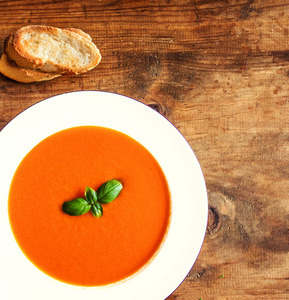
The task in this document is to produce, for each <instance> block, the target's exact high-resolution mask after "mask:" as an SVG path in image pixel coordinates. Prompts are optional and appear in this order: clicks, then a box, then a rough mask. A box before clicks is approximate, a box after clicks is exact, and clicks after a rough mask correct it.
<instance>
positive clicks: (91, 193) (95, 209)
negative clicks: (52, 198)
mask: <svg viewBox="0 0 289 300" xmlns="http://www.w3.org/2000/svg"><path fill="white" fill-rule="evenodd" d="M122 188H123V186H122V184H121V182H120V181H118V180H116V179H112V180H109V181H107V182H105V183H103V184H102V185H101V186H100V187H99V188H98V190H97V191H95V190H94V189H92V188H91V187H89V186H87V187H86V188H85V192H84V197H85V198H76V199H73V200H70V201H66V202H64V203H63V205H62V210H63V211H64V212H65V213H66V214H68V215H71V216H80V215H83V214H86V213H87V212H89V211H91V213H92V215H93V216H95V217H97V218H99V217H101V216H102V215H103V207H102V205H101V204H106V203H110V202H112V201H113V200H115V198H117V196H118V195H119V193H120V192H121V190H122Z"/></svg>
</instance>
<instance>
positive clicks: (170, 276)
mask: <svg viewBox="0 0 289 300" xmlns="http://www.w3.org/2000/svg"><path fill="white" fill-rule="evenodd" d="M81 125H96V126H103V127H108V128H112V129H116V130H118V131H121V132H123V133H125V134H127V135H129V136H131V137H132V138H134V139H135V140H137V141H138V142H140V143H141V144H142V145H143V146H145V147H146V148H147V149H148V150H149V151H150V152H151V153H152V154H153V156H154V157H155V158H156V159H157V161H158V162H159V164H160V166H161V168H162V169H163V172H164V173H165V176H166V179H167V181H168V185H169V188H170V193H171V201H172V212H171V222H170V226H169V230H168V233H167V236H166V238H165V241H164V243H163V244H162V246H161V248H160V250H159V252H158V254H157V255H156V256H155V258H154V259H153V260H152V261H151V262H150V263H149V264H148V266H147V267H146V268H144V269H143V270H142V271H141V272H139V273H138V274H136V275H135V276H132V277H131V278H129V279H127V280H124V281H123V282H121V283H118V284H113V285H109V286H106V287H89V288H84V287H78V286H72V285H68V284H65V283H62V282H59V281H57V280H55V279H53V278H51V277H49V276H47V275H46V274H44V273H42V272H41V271H40V270H39V269H37V268H36V267H35V266H34V265H33V264H32V263H31V262H30V261H28V259H27V258H26V257H25V256H24V254H23V253H22V251H21V250H20V249H19V247H18V245H17V243H16V241H15V239H14V236H13V234H12V232H11V228H10V224H9V218H8V193H9V188H10V183H11V180H12V177H13V175H14V172H15V170H16V168H17V166H18V165H19V163H20V162H21V160H22V159H23V157H24V156H25V155H26V154H27V153H28V152H29V151H30V150H31V149H32V148H33V147H34V146H35V145H37V144H38V143H39V142H40V141H41V140H43V139H44V138H46V137H47V136H49V135H51V134H53V133H55V132H58V131H60V130H63V129H66V128H70V127H74V126H81ZM0 166H1V168H0V236H1V247H0V281H1V291H0V294H1V298H3V299H5V300H16V299H17V300H18V299H21V300H26V299H27V300H39V299H41V300H46V299H47V300H51V299H70V300H80V299H81V300H92V299H93V300H95V299H101V300H106V299H113V300H114V299H126V300H130V299H133V300H135V299H137V300H142V299H144V300H148V299H150V300H153V299H156V300H161V299H165V298H166V297H168V296H169V295H170V294H171V293H172V292H173V291H174V290H175V289H176V288H177V287H178V286H179V284H180V283H181V282H182V281H183V280H184V278H185V277H186V275H187V273H188V272H189V271H190V269H191V267H192V266H193V264H194V263H195V260H196V259H197V256H198V254H199V251H200V249H201V246H202V243H203V239H204V236H205V230H206V225H207V211H208V209H207V208H208V203H207V193H206V187H205V181H204V178H203V174H202V171H201V168H200V165H199V163H198V161H197V159H196V157H195V155H194V153H193V151H192V149H191V147H190V146H189V144H188V143H187V142H186V140H185V139H184V137H183V136H182V135H181V134H180V132H179V131H178V130H177V129H176V128H175V127H174V126H173V125H172V124H171V123H170V122H168V121H167V120H166V119H165V118H164V117H162V116H161V115H160V114H159V113H157V112H156V111H154V110H153V109H151V108H149V107H148V106H146V105H144V104H142V103H140V102H138V101H136V100H133V99H130V98H127V97H125V96H120V95H117V94H112V93H106V92H97V91H80V92H72V93H67V94H62V95H58V96H55V97H51V98H49V99H47V100H44V101H41V102H39V103H37V104H35V105H33V106H31V107H30V108H28V109H26V110H25V111H23V112H22V113H21V114H19V115H18V116H17V117H16V118H14V119H13V120H12V121H11V122H10V123H9V124H7V125H6V126H5V127H4V128H3V129H2V131H1V132H0Z"/></svg>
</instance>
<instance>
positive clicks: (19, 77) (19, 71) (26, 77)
mask: <svg viewBox="0 0 289 300" xmlns="http://www.w3.org/2000/svg"><path fill="white" fill-rule="evenodd" d="M0 72H1V73H2V74H3V75H4V76H6V77H8V78H10V79H13V80H15V81H18V82H23V83H30V82H35V81H46V80H50V79H53V78H56V77H59V76H61V74H57V73H44V72H41V71H38V70H30V69H27V68H21V67H19V66H17V65H16V63H15V62H14V61H12V60H10V59H9V58H8V56H7V55H6V53H3V54H2V56H1V59H0Z"/></svg>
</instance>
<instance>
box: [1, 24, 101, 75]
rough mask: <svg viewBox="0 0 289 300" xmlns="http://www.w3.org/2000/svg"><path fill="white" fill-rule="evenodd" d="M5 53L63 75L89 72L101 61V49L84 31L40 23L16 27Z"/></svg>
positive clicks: (27, 64) (21, 63)
mask: <svg viewBox="0 0 289 300" xmlns="http://www.w3.org/2000/svg"><path fill="white" fill-rule="evenodd" d="M5 52H6V54H7V55H8V57H9V59H11V60H13V61H15V62H16V64H17V65H18V66H19V67H22V68H28V69H33V70H39V71H42V72H49V73H60V74H81V73H84V72H87V71H89V70H91V69H93V68H94V67H96V66H97V65H98V64H99V62H100V60H101V55H100V52H99V50H98V48H97V47H96V45H95V44H94V43H93V42H92V41H91V38H90V36H89V35H87V34H86V33H84V32H83V31H82V30H80V29H75V28H71V29H60V28H56V27H51V26H41V25H32V26H25V27H22V28H20V29H19V30H17V31H16V32H15V33H14V34H13V35H12V38H11V39H9V40H8V41H7V43H6V45H5Z"/></svg>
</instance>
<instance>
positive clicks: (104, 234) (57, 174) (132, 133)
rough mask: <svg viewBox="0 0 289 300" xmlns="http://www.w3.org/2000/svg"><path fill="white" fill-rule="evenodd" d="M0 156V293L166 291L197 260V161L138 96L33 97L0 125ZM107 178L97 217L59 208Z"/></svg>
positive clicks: (127, 295) (140, 295) (132, 294)
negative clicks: (111, 193)
mask: <svg viewBox="0 0 289 300" xmlns="http://www.w3.org/2000/svg"><path fill="white" fill-rule="evenodd" d="M0 161H1V170H0V196H1V197H0V199H1V201H0V230H1V238H2V243H1V244H2V246H1V249H0V253H1V264H0V274H1V278H2V277H3V280H2V282H3V286H4V290H3V291H2V294H3V295H4V296H5V297H4V298H5V299H29V300H34V299H35V300H36V299H52V298H56V299H61V298H62V297H69V299H84V300H90V299H96V298H98V299H165V298H166V297H168V296H169V295H170V294H171V293H172V292H173V291H174V290H175V289H176V288H177V287H178V286H179V284H180V283H181V282H182V281H183V280H184V278H185V277H186V275H187V273H188V272H189V271H190V269H191V268H192V266H193V264H194V262H195V260H196V259H197V256H198V254H199V251H200V249H201V246H202V243H203V239H204V235H205V229H206V224H207V205H208V203H207V193H206V187H205V181H204V177H203V174H202V171H201V167H200V165H199V163H198V160H197V158H196V156H195V155H194V153H193V151H192V149H191V147H190V145H189V144H188V143H187V141H186V140H185V138H184V137H183V136H182V135H181V133H180V132H179V131H178V130H177V129H176V128H175V127H174V126H173V125H172V124H171V123H170V122H169V121H168V120H166V119H165V118H164V117H163V116H161V115H160V114H159V113H157V112H156V111H154V110H153V109H151V108H150V107H148V106H146V105H145V104H143V103H141V102H139V101H136V100H134V99H131V98H128V97H125V96H121V95H117V94H113V93H107V92H98V91H80V92H72V93H66V94H62V95H57V96H54V97H51V98H49V99H46V100H43V101H40V102H39V103H37V104H35V105H33V106H31V107H29V108H28V109H26V110H25V111H23V112H22V113H20V114H19V115H18V116H17V117H16V118H14V119H13V120H12V121H11V122H10V123H8V124H7V125H6V126H5V127H4V128H3V129H2V131H1V132H0ZM112 180H117V181H118V182H120V183H121V185H122V189H121V191H120V193H119V195H118V196H117V197H116V199H114V200H113V201H112V202H109V203H105V202H104V203H103V204H102V205H101V209H102V215H101V216H99V217H96V216H95V214H93V213H90V211H85V213H83V214H82V213H81V214H80V215H69V214H67V213H66V212H65V211H64V209H63V203H65V202H67V201H71V200H72V199H82V200H81V201H80V202H81V203H82V202H83V201H86V200H87V199H88V198H85V197H86V196H85V193H86V192H85V191H86V188H87V187H90V188H91V189H92V190H93V191H96V192H95V194H96V195H98V194H97V191H98V189H100V187H101V186H102V185H103V184H104V183H105V182H110V181H112ZM97 197H98V198H99V197H100V196H99V195H98V196H96V198H97ZM98 198H97V200H96V202H98V200H99V201H101V200H100V199H98ZM87 203H88V202H87V201H86V202H84V204H83V205H84V206H85V205H88V204H89V205H88V206H89V208H90V207H92V206H93V205H91V204H92V203H91V202H89V203H88V204H87ZM90 205H91V206H90ZM82 208H83V207H81V209H82ZM91 210H92V209H91Z"/></svg>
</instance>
